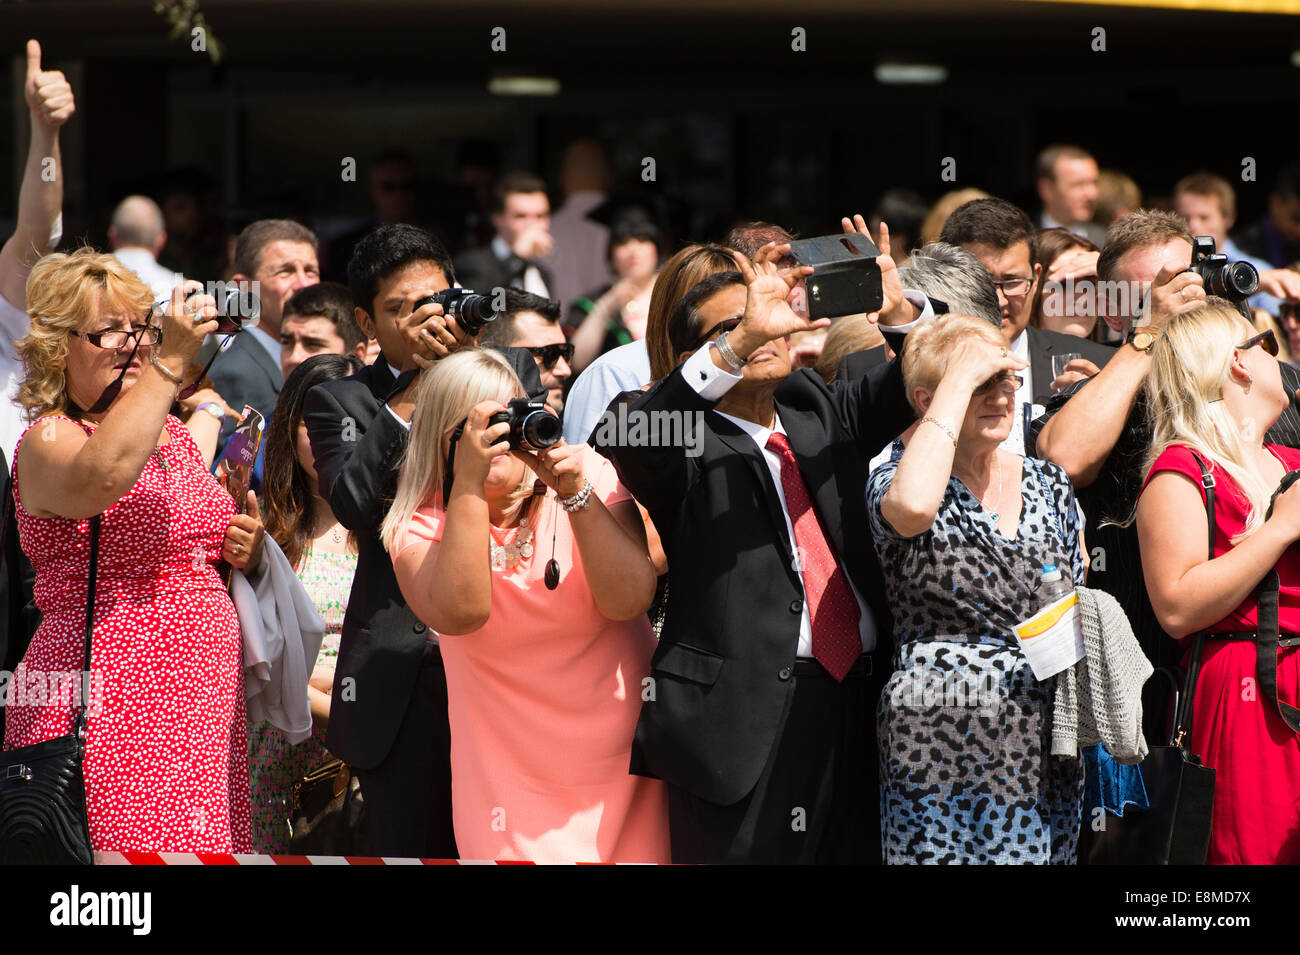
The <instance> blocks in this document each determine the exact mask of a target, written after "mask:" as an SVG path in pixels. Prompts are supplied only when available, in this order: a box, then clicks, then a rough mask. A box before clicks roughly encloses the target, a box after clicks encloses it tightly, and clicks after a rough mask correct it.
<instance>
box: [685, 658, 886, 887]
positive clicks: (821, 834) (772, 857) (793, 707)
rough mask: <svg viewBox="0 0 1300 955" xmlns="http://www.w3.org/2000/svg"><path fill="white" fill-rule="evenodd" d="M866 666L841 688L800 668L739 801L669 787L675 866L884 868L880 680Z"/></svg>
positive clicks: (810, 668)
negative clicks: (768, 749) (718, 801)
mask: <svg viewBox="0 0 1300 955" xmlns="http://www.w3.org/2000/svg"><path fill="white" fill-rule="evenodd" d="M871 663H872V661H871V657H870V656H868V655H866V654H864V655H863V656H862V657H860V658H859V659H858V662H857V663H856V664H855V665H854V667H853V669H852V670H851V671H849V674H848V675H847V676H846V677H845V678H844V682H843V683H837V682H836V681H835V679H834V678H833V677H831V676H830V674H828V673H827V672H826V671H825V670H824V669H823V668H822V666H821V664H819V663H817V662H816V661H813V660H799V661H797V662H796V664H795V669H794V681H795V686H794V692H793V693H792V694H791V695H790V700H789V702H788V703H787V705H786V711H785V717H784V719H783V720H782V725H781V729H780V730H779V731H778V733H777V738H776V741H775V742H774V744H773V746H772V754H771V756H770V757H769V758H768V762H767V765H766V766H765V767H764V769H763V773H762V775H761V776H760V777H759V779H758V783H757V784H756V785H755V787H754V790H753V792H751V793H750V794H749V795H748V796H746V797H745V798H744V799H742V800H740V802H738V803H736V804H735V805H732V806H718V805H715V804H713V803H710V802H706V801H705V800H703V799H700V798H698V797H697V796H694V795H692V794H690V793H688V792H686V791H685V790H682V789H680V788H678V787H676V786H670V787H669V793H668V817H669V827H670V830H671V836H672V852H673V862H677V863H702V864H710V863H759V864H790V863H799V864H813V863H818V864H826V863H831V864H834V863H854V864H872V865H879V864H880V860H881V856H880V787H879V767H878V765H877V755H876V703H877V701H878V700H879V699H880V691H881V688H882V687H883V685H884V676H885V674H883V673H872V672H871V671H872V666H871ZM880 669H881V670H884V669H886V668H884V667H882V668H880Z"/></svg>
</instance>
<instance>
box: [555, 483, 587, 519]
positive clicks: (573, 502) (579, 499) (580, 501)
mask: <svg viewBox="0 0 1300 955" xmlns="http://www.w3.org/2000/svg"><path fill="white" fill-rule="evenodd" d="M560 506H561V507H562V508H564V509H565V511H567V512H568V513H570V514H572V513H573V512H574V511H585V510H586V509H587V508H589V507H590V506H591V482H590V481H587V480H585V479H584V480H583V482H582V490H581V491H579V492H578V493H577V494H575V495H573V497H562V498H560Z"/></svg>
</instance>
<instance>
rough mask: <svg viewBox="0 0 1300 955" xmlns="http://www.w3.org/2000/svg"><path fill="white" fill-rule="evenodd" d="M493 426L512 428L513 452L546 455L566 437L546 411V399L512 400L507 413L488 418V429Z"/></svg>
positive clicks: (557, 421) (508, 404)
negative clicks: (546, 452) (541, 452)
mask: <svg viewBox="0 0 1300 955" xmlns="http://www.w3.org/2000/svg"><path fill="white" fill-rule="evenodd" d="M494 424H509V425H510V435H509V437H510V450H511V451H545V450H546V449H547V448H549V447H552V446H554V445H556V444H559V443H560V438H561V437H563V435H564V429H563V428H561V427H560V419H559V418H557V417H555V415H553V414H551V412H550V411H548V410H547V408H546V400H545V399H543V398H511V399H510V401H509V402H508V403H507V404H506V410H505V411H498V412H497V413H496V414H494V415H492V416H491V417H489V418H488V427H489V428H490V427H492V425H494Z"/></svg>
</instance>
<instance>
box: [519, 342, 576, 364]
mask: <svg viewBox="0 0 1300 955" xmlns="http://www.w3.org/2000/svg"><path fill="white" fill-rule="evenodd" d="M528 352H529V354H531V355H532V356H533V357H534V358H540V359H541V360H542V364H543V365H545V366H546V369H547V371H549V370H550V369H552V368H554V367H555V363H556V362H558V361H559V360H560V359H561V358H563V359H564V360H565V362H566V363H570V364H571V363H572V362H573V342H565V343H564V344H563V345H529V346H528Z"/></svg>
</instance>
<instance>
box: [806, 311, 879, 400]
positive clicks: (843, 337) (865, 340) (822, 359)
mask: <svg viewBox="0 0 1300 955" xmlns="http://www.w3.org/2000/svg"><path fill="white" fill-rule="evenodd" d="M883 344H885V336H884V335H882V334H881V333H880V329H879V328H877V327H876V326H875V325H873V324H871V322H869V321H867V317H866V316H865V315H846V316H844V318H841V319H837V320H836V322H835V324H834V325H832V326H831V328H830V331H828V332H827V333H826V341H825V343H824V344H823V345H822V353H821V355H820V356H819V357H818V358H817V362H816V364H815V365H814V369H815V370H816V372H817V374H819V375H821V378H822V381H824V382H826V384H828V385H829V384H830V383H831V382H832V381H834V380H835V376H836V375H837V374H839V369H840V362H841V361H843V360H844V358H845V356H847V355H851V354H853V353H854V352H860V351H867V350H868V349H871V348H879V347H880V346H881V345H883Z"/></svg>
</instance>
